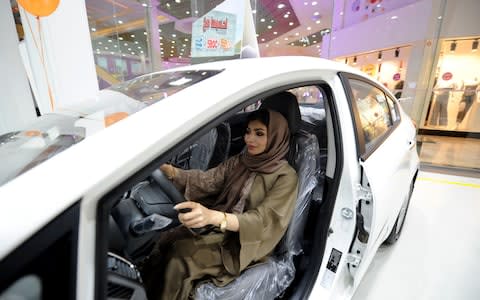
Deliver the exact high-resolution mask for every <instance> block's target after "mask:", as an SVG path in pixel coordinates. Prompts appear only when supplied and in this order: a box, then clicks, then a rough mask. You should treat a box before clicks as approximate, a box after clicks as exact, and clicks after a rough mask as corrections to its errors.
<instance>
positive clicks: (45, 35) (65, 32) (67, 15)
mask: <svg viewBox="0 0 480 300" xmlns="http://www.w3.org/2000/svg"><path fill="white" fill-rule="evenodd" d="M20 14H21V17H22V24H23V28H24V31H25V41H26V46H27V52H28V59H29V61H30V65H31V68H32V70H31V73H32V77H33V78H32V79H31V84H32V85H34V86H35V89H34V90H35V91H36V93H37V94H36V95H35V97H36V100H37V103H38V106H39V109H40V112H41V113H42V114H44V113H47V112H51V111H52V110H61V109H62V108H66V107H68V106H69V105H71V104H78V103H79V102H84V101H89V100H87V99H92V98H93V97H94V96H95V95H96V93H97V92H98V82H97V74H96V71H95V63H94V59H93V52H92V44H91V40H90V33H89V28H88V19H87V12H86V8H85V1H83V0H64V1H60V4H59V6H58V8H57V9H56V11H55V12H53V13H52V14H51V15H49V16H47V17H41V18H40V19H39V20H37V18H36V17H34V16H32V15H31V14H29V13H28V12H26V11H25V10H24V9H23V8H21V7H20ZM39 26H40V28H39ZM42 50H43V55H42ZM49 90H50V92H51V93H49ZM50 95H51V96H50Z"/></svg>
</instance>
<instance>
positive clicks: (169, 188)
mask: <svg viewBox="0 0 480 300" xmlns="http://www.w3.org/2000/svg"><path fill="white" fill-rule="evenodd" d="M151 176H152V178H153V179H154V180H155V182H156V183H157V184H158V185H159V186H160V187H161V188H162V189H163V191H164V192H165V194H166V195H167V196H168V197H169V198H170V199H171V200H172V201H173V202H174V203H175V204H178V203H181V202H184V201H186V199H185V197H184V196H183V195H182V194H181V193H180V192H179V191H178V190H177V188H176V187H175V185H174V184H173V183H172V182H171V181H170V180H168V178H167V177H166V176H165V174H163V172H162V171H161V170H160V169H156V170H155V171H153V173H152V175H151ZM190 211H191V209H190V208H182V209H180V210H179V212H180V213H187V212H190ZM214 227H215V226H205V227H201V228H190V230H192V231H193V232H195V233H197V234H204V233H207V232H209V231H211V230H212V229H213V228H214Z"/></svg>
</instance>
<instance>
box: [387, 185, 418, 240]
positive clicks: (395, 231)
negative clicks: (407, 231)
mask: <svg viewBox="0 0 480 300" xmlns="http://www.w3.org/2000/svg"><path fill="white" fill-rule="evenodd" d="M413 187H414V181H412V183H411V184H410V190H409V191H408V195H407V197H406V198H405V200H404V201H403V204H402V207H401V208H400V212H399V213H398V216H397V220H396V221H395V225H393V228H392V231H391V232H390V234H389V235H388V237H387V239H386V240H385V242H384V244H386V245H392V244H394V243H395V242H396V241H397V240H398V238H399V237H400V234H401V233H402V229H403V224H404V223H405V217H406V216H407V211H408V205H409V204H410V198H412V193H413Z"/></svg>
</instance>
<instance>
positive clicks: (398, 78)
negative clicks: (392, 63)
mask: <svg viewBox="0 0 480 300" xmlns="http://www.w3.org/2000/svg"><path fill="white" fill-rule="evenodd" d="M393 80H395V81H399V80H400V73H395V74H394V75H393Z"/></svg>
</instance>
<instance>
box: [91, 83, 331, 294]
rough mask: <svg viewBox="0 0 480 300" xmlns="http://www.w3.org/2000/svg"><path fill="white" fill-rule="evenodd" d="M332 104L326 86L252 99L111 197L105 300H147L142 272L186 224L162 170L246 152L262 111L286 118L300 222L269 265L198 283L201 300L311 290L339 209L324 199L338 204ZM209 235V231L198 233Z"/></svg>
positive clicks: (205, 164)
mask: <svg viewBox="0 0 480 300" xmlns="http://www.w3.org/2000/svg"><path fill="white" fill-rule="evenodd" d="M329 97H330V98H331V92H330V91H329V88H328V86H327V85H325V86H323V85H321V84H320V85H312V86H301V87H295V88H290V89H285V90H282V91H280V92H278V91H277V92H276V93H274V94H270V95H267V96H265V97H262V98H260V99H251V100H249V102H248V103H247V105H245V106H244V107H243V108H242V109H240V110H239V111H236V112H234V113H232V114H230V115H229V116H227V117H226V118H225V119H224V120H219V123H218V124H212V125H211V126H213V128H211V129H208V128H207V129H204V130H203V132H202V133H203V134H202V135H200V136H199V137H196V139H195V140H194V141H193V142H190V143H188V144H187V145H186V146H185V147H182V148H181V149H176V150H174V151H173V154H170V156H169V157H167V158H162V159H159V160H158V162H157V161H156V162H152V166H150V170H154V171H153V172H150V173H148V174H147V175H145V174H146V173H145V171H143V172H140V173H139V174H138V175H137V176H135V178H132V179H131V180H129V181H127V182H125V183H124V184H123V185H122V186H121V187H119V189H118V190H117V191H116V193H115V195H116V196H112V195H107V196H106V198H108V199H107V200H110V202H111V204H110V205H109V206H108V207H109V208H110V209H109V211H108V214H106V218H108V226H106V227H107V229H106V232H105V233H106V234H105V236H107V237H108V239H107V241H106V242H105V243H106V245H105V247H104V248H106V249H105V250H106V251H105V253H100V257H101V259H100V261H103V262H105V263H106V272H105V273H104V274H105V278H106V279H105V282H103V285H104V287H103V288H104V289H105V291H104V293H106V295H107V298H108V299H147V298H146V295H147V294H148V291H145V289H144V287H143V285H142V279H141V275H140V272H139V270H138V267H137V266H138V265H141V264H142V261H144V259H145V258H146V257H147V256H148V255H149V253H150V252H151V251H152V248H153V247H154V245H155V241H156V240H157V239H158V238H159V237H160V235H161V234H162V232H165V231H166V230H168V229H170V228H172V227H175V226H179V225H180V223H179V221H178V219H177V212H176V211H175V210H174V209H173V206H174V205H175V204H176V203H179V202H182V201H185V199H184V198H183V195H181V194H180V192H178V190H176V189H175V187H174V185H173V184H172V183H171V182H170V181H169V180H168V179H167V178H166V176H165V175H164V174H163V173H162V172H161V171H160V170H159V169H158V167H159V165H160V164H161V163H164V162H169V163H171V164H173V165H175V166H176V167H179V168H182V169H201V170H207V169H209V168H213V167H216V166H217V165H218V164H220V163H222V162H223V161H225V160H226V159H228V158H229V157H231V156H233V155H236V154H238V153H241V152H242V151H244V149H245V143H244V141H243V135H244V128H245V125H246V124H245V120H246V117H247V115H248V113H249V112H250V111H252V110H256V109H259V108H267V109H271V110H275V111H278V112H280V113H281V114H282V115H283V116H284V117H285V118H286V120H287V122H288V125H289V129H290V134H291V139H290V151H289V153H288V157H287V159H288V162H289V163H290V165H292V166H293V167H294V169H295V170H296V171H297V174H298V177H299V191H298V197H297V202H296V206H295V211H294V215H293V217H292V220H291V222H290V225H289V227H288V229H287V232H286V233H285V235H284V237H283V238H282V240H281V241H280V243H279V244H278V245H277V247H276V249H275V250H274V251H273V253H272V254H271V256H270V257H269V258H268V260H267V261H266V263H263V264H259V265H256V266H254V267H251V268H247V270H245V271H244V272H243V273H242V274H241V275H240V276H239V277H238V278H236V279H235V280H234V281H233V282H231V283H230V284H228V285H226V286H224V287H217V286H215V285H214V284H213V283H211V282H208V281H207V282H202V283H201V284H198V285H197V286H196V289H195V299H226V298H228V299H233V298H234V299H242V298H246V299H258V298H261V299H274V298H278V299H284V298H290V297H291V296H292V295H294V294H295V293H297V292H298V290H299V288H300V287H302V286H303V288H305V287H308V286H309V285H310V286H311V285H312V284H313V283H312V282H314V278H315V277H316V275H315V274H316V272H317V271H318V269H319V268H320V264H321V262H322V257H321V256H322V255H321V253H323V251H322V249H323V247H324V246H325V242H326V237H327V235H328V224H329V223H330V218H331V212H332V210H333V202H334V201H333V200H332V201H326V200H324V199H334V197H333V198H332V197H331V195H329V194H328V192H329V191H330V190H331V187H330V185H332V180H333V178H329V177H328V176H326V172H327V161H328V163H330V161H331V160H332V159H333V160H334V159H335V158H334V157H333V155H332V157H328V149H327V148H328V143H330V141H331V139H328V135H329V134H332V132H333V131H332V130H327V123H328V120H327V119H328V116H329V114H328V113H327V112H328V105H329V104H328V103H327V99H329ZM330 117H331V116H330ZM329 124H332V122H331V120H330V123H329ZM205 130H208V131H206V132H205ZM330 149H331V148H330ZM332 152H334V151H332ZM107 215H108V216H107ZM205 231H208V228H206V229H204V230H199V231H198V232H199V233H200V234H202V233H203V232H205ZM314 237H315V238H314ZM100 252H101V251H100ZM313 253H315V255H312V254H313ZM105 254H106V255H105ZM102 259H103V260H102Z"/></svg>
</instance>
